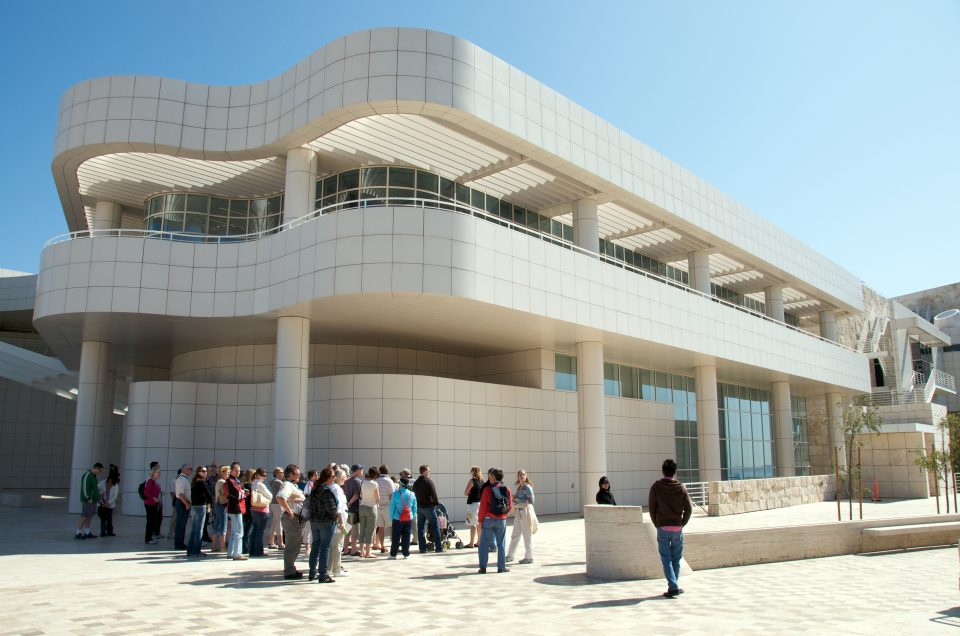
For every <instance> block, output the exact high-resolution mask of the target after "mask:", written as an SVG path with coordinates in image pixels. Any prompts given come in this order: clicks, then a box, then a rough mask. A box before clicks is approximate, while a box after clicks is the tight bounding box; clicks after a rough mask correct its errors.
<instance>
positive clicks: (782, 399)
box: [770, 382, 797, 477]
mask: <svg viewBox="0 0 960 636" xmlns="http://www.w3.org/2000/svg"><path fill="white" fill-rule="evenodd" d="M770 389H771V398H772V402H773V404H771V405H770V406H771V410H772V411H773V439H774V440H775V443H774V453H775V455H776V462H777V465H776V470H775V474H776V475H777V476H778V477H795V476H796V474H797V461H796V457H795V455H794V454H793V410H792V409H791V408H790V383H789V382H773V383H771V385H770Z"/></svg>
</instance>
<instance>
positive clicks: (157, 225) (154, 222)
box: [147, 215, 163, 232]
mask: <svg viewBox="0 0 960 636" xmlns="http://www.w3.org/2000/svg"><path fill="white" fill-rule="evenodd" d="M147 229H148V230H154V231H157V232H159V231H160V230H162V229H163V217H162V216H160V215H157V216H153V217H150V219H149V220H148V222H147Z"/></svg>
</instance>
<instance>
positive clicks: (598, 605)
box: [570, 594, 664, 609]
mask: <svg viewBox="0 0 960 636" xmlns="http://www.w3.org/2000/svg"><path fill="white" fill-rule="evenodd" d="M655 600H661V601H662V600H664V598H663V595H661V594H658V595H656V596H647V597H645V598H621V599H613V600H609V601H593V602H592V603H583V604H582V605H573V606H571V608H570V609H603V608H605V607H626V606H628V605H639V604H640V603H643V602H644V601H655Z"/></svg>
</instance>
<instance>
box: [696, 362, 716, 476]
mask: <svg viewBox="0 0 960 636" xmlns="http://www.w3.org/2000/svg"><path fill="white" fill-rule="evenodd" d="M693 375H694V380H695V382H696V386H697V447H698V459H699V462H700V481H720V413H719V410H718V409H719V406H718V404H717V367H715V366H712V365H709V366H700V367H694V369H693Z"/></svg>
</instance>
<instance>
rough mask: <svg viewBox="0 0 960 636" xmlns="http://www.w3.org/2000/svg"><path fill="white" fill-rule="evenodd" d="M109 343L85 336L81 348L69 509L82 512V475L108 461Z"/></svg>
mask: <svg viewBox="0 0 960 636" xmlns="http://www.w3.org/2000/svg"><path fill="white" fill-rule="evenodd" d="M109 361H110V343H109V342H96V341H92V340H85V341H84V342H83V344H82V345H81V349H80V373H79V383H78V387H77V390H78V393H77V415H76V420H75V424H74V428H73V459H72V461H71V466H70V498H69V500H68V501H67V507H68V509H69V510H70V512H80V477H81V476H82V475H83V473H84V471H87V470H89V469H90V468H91V467H92V466H93V465H94V464H95V463H97V462H100V463H102V464H105V461H106V458H105V457H102V456H101V454H102V453H103V452H104V451H105V446H106V432H107V429H106V424H107V422H106V419H105V417H106V415H105V414H106V412H107V409H106V407H105V406H104V405H105V403H106V402H107V401H108V400H109V402H110V405H111V406H110V410H109V413H110V417H112V416H113V389H112V388H111V386H110V385H111V382H110V381H111V377H112V374H111V373H110V371H109Z"/></svg>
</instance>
